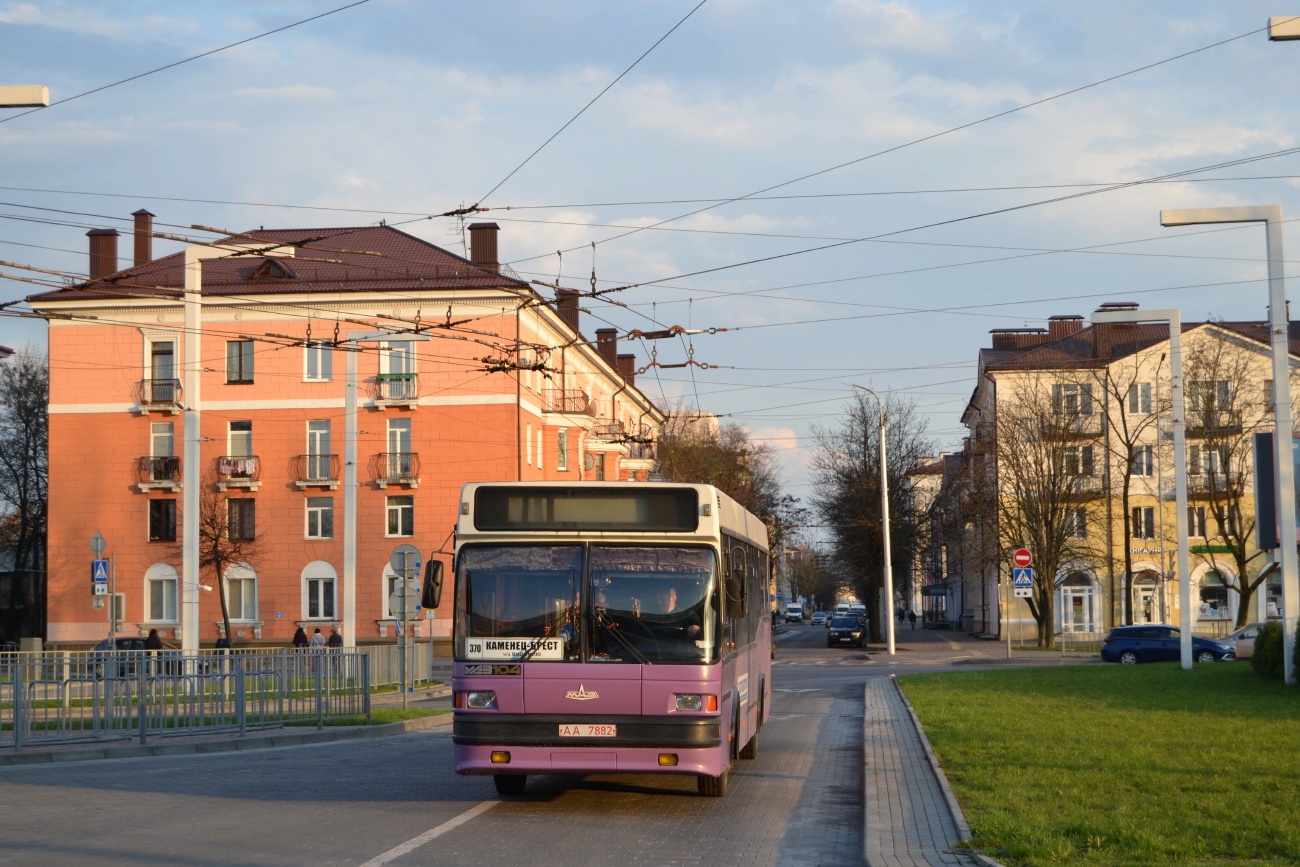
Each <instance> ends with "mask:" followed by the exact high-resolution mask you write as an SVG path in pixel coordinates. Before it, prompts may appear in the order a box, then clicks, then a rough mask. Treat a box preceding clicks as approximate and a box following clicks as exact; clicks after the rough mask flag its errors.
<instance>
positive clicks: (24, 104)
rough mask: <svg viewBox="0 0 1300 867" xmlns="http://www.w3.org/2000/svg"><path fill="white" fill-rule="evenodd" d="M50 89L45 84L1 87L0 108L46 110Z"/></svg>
mask: <svg viewBox="0 0 1300 867" xmlns="http://www.w3.org/2000/svg"><path fill="white" fill-rule="evenodd" d="M49 104H50V89H49V88H48V87H46V86H45V85H43V84H7V85H0V108H46V107H47V106H49Z"/></svg>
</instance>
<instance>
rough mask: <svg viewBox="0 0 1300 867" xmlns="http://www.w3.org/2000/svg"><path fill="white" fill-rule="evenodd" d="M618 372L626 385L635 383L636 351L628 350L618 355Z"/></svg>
mask: <svg viewBox="0 0 1300 867" xmlns="http://www.w3.org/2000/svg"><path fill="white" fill-rule="evenodd" d="M618 372H619V373H621V374H622V375H623V379H624V380H626V382H627V384H628V385H636V353H633V352H629V353H626V354H620V355H619V356H618Z"/></svg>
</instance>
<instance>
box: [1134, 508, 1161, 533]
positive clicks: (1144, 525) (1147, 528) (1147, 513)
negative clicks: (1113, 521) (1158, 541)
mask: <svg viewBox="0 0 1300 867" xmlns="http://www.w3.org/2000/svg"><path fill="white" fill-rule="evenodd" d="M1132 518H1133V538H1134V539H1154V538H1155V537H1156V510H1155V508H1154V507H1152V506H1134V507H1133V515H1132Z"/></svg>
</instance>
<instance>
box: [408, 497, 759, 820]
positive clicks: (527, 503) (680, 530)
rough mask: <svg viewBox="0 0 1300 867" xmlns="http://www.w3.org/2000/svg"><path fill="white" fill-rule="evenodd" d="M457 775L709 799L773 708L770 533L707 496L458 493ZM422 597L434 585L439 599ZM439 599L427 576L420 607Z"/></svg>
mask: <svg viewBox="0 0 1300 867" xmlns="http://www.w3.org/2000/svg"><path fill="white" fill-rule="evenodd" d="M453 571H454V594H453V602H452V604H453V605H454V608H455V613H454V624H455V625H454V636H453V652H454V656H455V669H454V674H453V689H454V698H453V704H454V708H455V709H454V714H455V718H454V722H453V727H452V739H453V742H454V744H455V756H456V772H457V773H460V774H490V775H492V776H493V778H494V782H495V783H496V788H497V791H498V792H500V793H501V794H503V795H510V794H519V793H521V792H523V791H524V787H525V784H526V782H527V778H528V775H529V774H602V773H603V774H608V773H656V774H689V775H692V776H694V777H696V779H697V783H698V790H699V792H700V794H701V795H706V796H710V797H721V796H722V795H724V794H725V793H726V790H727V772H728V769H729V768H730V767H731V763H732V761H733V760H735V759H737V758H740V759H752V758H754V756H755V755H757V752H758V730H759V729H760V728H761V727H762V725H763V722H764V720H765V719H766V718H767V715H768V712H769V709H770V707H771V690H772V678H771V649H772V625H771V620H770V617H769V615H768V587H769V562H768V546H767V529H766V526H765V525H764V523H763V522H762V521H761V520H759V519H758V518H757V517H755V516H754V515H751V514H750V513H749V512H746V511H745V510H744V509H742V508H741V507H740V506H739V505H737V504H736V502H735V501H734V500H732V499H731V498H730V497H728V496H727V495H726V494H723V493H722V492H721V491H719V490H717V489H716V488H714V487H712V486H709V485H681V484H658V483H644V482H643V483H631V484H620V483H612V482H595V483H586V484H584V483H576V484H574V483H557V482H549V483H547V482H536V483H533V482H516V483H499V484H498V483H493V484H471V485H466V486H465V487H464V489H463V491H462V494H461V504H460V517H459V520H458V523H457V528H456V562H455V567H454V570H453ZM435 584H436V585H437V586H435ZM440 589H441V581H440V577H438V576H436V573H434V574H433V575H431V576H430V577H428V578H426V586H425V592H426V597H427V598H426V600H425V602H426V604H430V603H432V602H435V601H437V600H436V599H434V598H433V596H435V595H437V591H439V590H440Z"/></svg>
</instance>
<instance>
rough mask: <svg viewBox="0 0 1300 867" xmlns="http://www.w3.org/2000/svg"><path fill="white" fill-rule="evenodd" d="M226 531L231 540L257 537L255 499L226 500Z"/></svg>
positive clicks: (246, 539) (245, 539)
mask: <svg viewBox="0 0 1300 867" xmlns="http://www.w3.org/2000/svg"><path fill="white" fill-rule="evenodd" d="M226 533H227V535H228V536H229V538H230V539H231V541H248V540H252V539H255V538H256V537H257V501H256V500H252V499H243V500H226Z"/></svg>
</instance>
